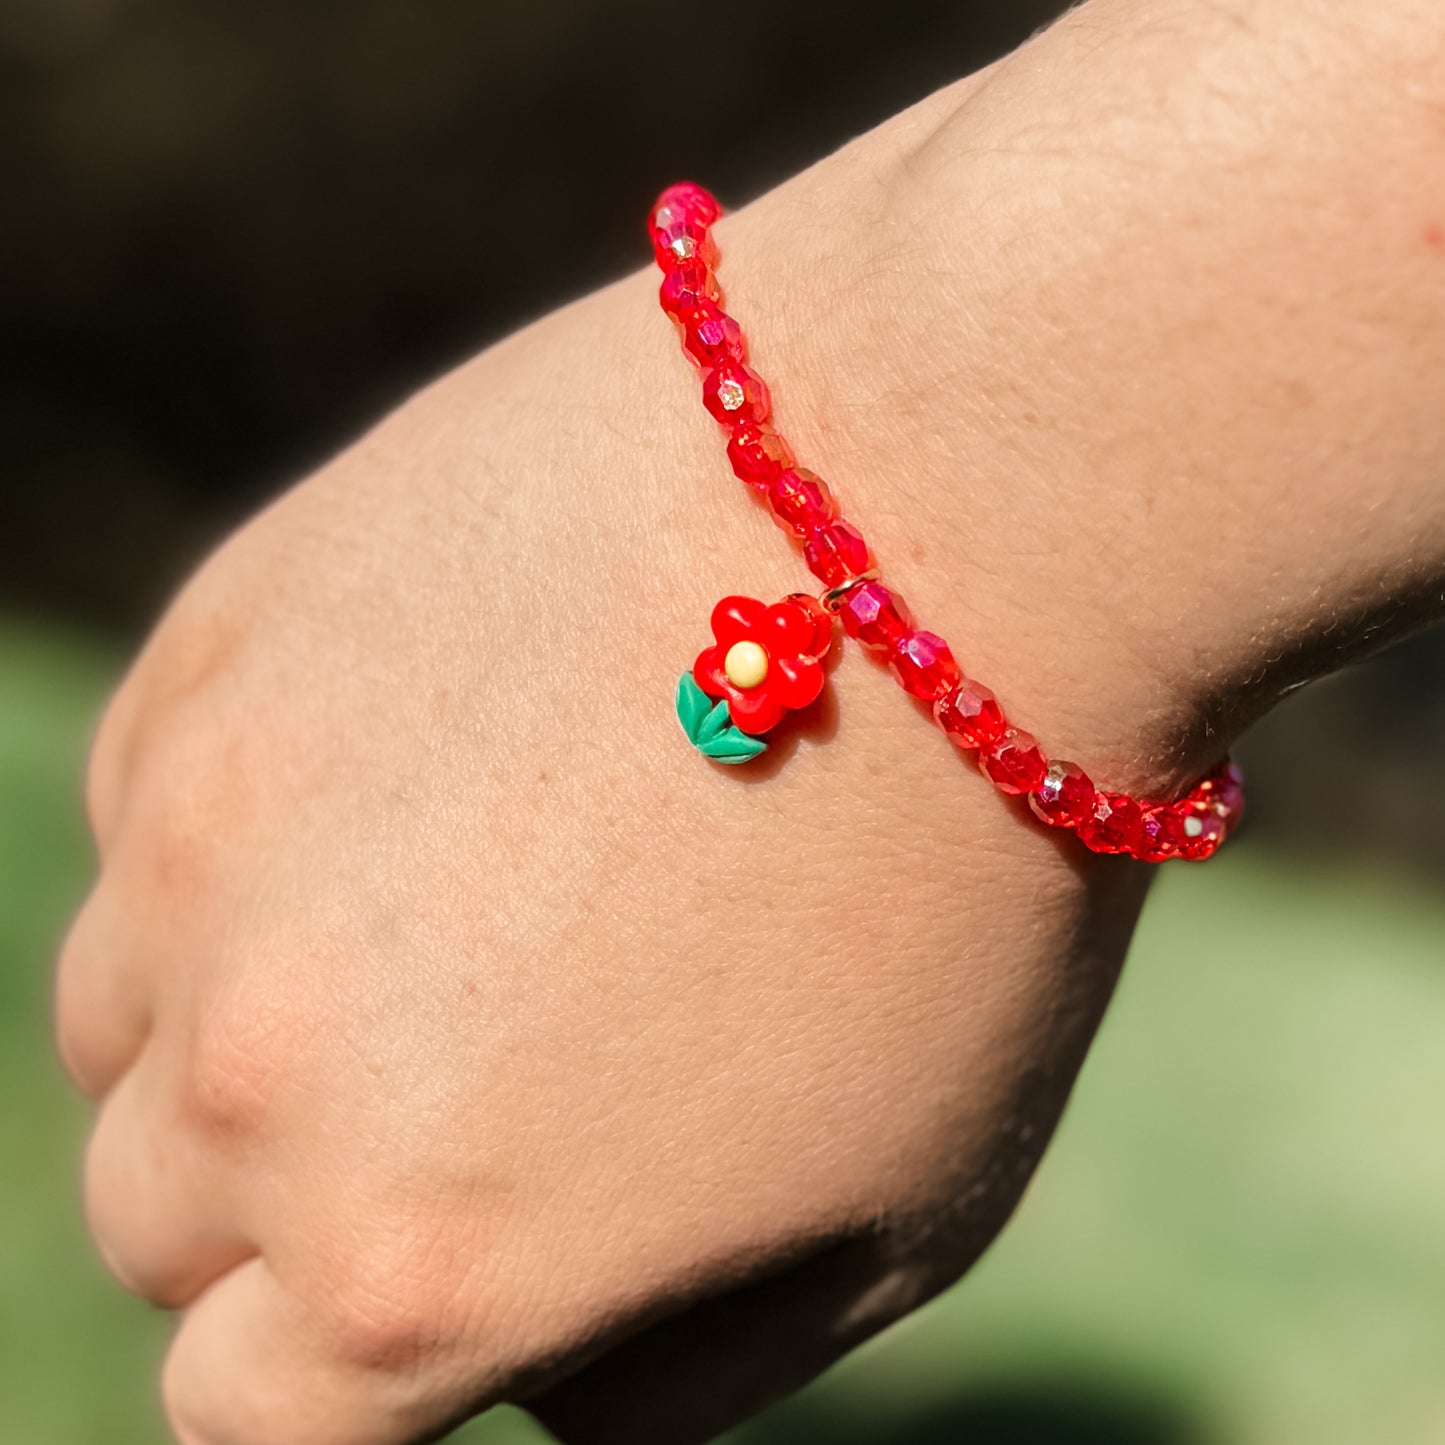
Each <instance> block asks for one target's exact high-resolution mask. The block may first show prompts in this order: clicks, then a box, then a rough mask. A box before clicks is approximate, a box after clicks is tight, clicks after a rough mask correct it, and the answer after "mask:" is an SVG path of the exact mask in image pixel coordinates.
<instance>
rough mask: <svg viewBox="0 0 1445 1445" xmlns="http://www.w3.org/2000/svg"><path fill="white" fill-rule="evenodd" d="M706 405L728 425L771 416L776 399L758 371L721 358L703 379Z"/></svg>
mask: <svg viewBox="0 0 1445 1445" xmlns="http://www.w3.org/2000/svg"><path fill="white" fill-rule="evenodd" d="M702 404H703V405H704V406H705V407H706V408H707V409H708V411H710V412H711V413H712V415H713V417H714V418H715V419H716V420H717V421H720V422H721V423H722V424H723V425H724V426H731V425H732V424H733V423H734V422H740V421H750V422H753V423H756V424H761V423H763V422H765V421H767V419H768V412H769V410H770V409H771V407H772V399H771V398H770V397H769V396H768V388H767V384H766V383H765V382H764V381H763V379H762V377H760V376H759V375H758V374H757V372H755V371H753V370H752V369H751V368H749V367H746V366H744V365H743V364H742V362H740V361H731V360H728V361H720V362H719V363H718V364H717V365H716V366H715V367H713V368H712V370H711V371H709V372H708V373H707V375H706V376H704V377H703V380H702Z"/></svg>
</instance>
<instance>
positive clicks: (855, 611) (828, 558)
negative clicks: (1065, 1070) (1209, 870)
mask: <svg viewBox="0 0 1445 1445" xmlns="http://www.w3.org/2000/svg"><path fill="white" fill-rule="evenodd" d="M720 214H721V208H720V207H719V205H718V203H717V201H716V200H715V199H714V198H713V196H712V195H711V194H710V193H709V192H708V191H706V190H704V189H703V188H702V187H701V186H698V185H694V184H693V183H691V182H682V183H679V184H678V185H674V186H669V187H668V188H667V190H665V191H663V193H662V195H661V196H659V197H658V200H657V203H656V205H654V207H653V209H652V212H651V214H650V216H649V222H648V230H649V235H650V236H651V239H652V243H653V247H654V249H655V251H656V255H657V261H658V264H659V266H661V268H662V271H663V281H662V288H661V291H660V293H659V296H660V300H661V302H662V309H663V310H664V311H665V312H666V313H667V315H668V316H669V317H671V318H672V320H673V322H674V323H675V324H676V326H677V328H678V331H679V332H680V334H681V338H682V345H683V349H684V351H685V352H686V353H687V355H688V356H689V357H690V358H691V359H692V360H693V362H694V363H695V364H696V365H697V366H698V368H699V369H700V371H701V374H702V398H703V405H704V406H705V407H706V408H707V410H708V411H709V412H710V413H711V415H712V416H713V417H714V418H715V419H716V420H717V422H718V423H719V424H720V425H721V426H722V427H723V428H724V429H725V431H726V433H727V454H728V460H729V461H730V462H731V464H732V469H733V471H734V472H735V473H736V474H737V476H738V477H739V479H740V480H742V481H743V482H746V483H747V484H748V486H750V487H752V488H753V489H754V490H755V491H758V492H760V493H762V494H763V496H764V497H765V498H766V499H767V501H768V503H769V504H770V505H771V507H772V510H773V513H774V515H775V517H776V518H777V520H778V522H779V524H780V525H781V526H782V527H783V528H784V529H785V530H786V531H788V532H789V533H790V534H791V535H792V536H793V537H794V538H795V539H796V540H797V541H798V542H800V543H801V545H802V550H803V558H804V560H805V562H806V563H807V566H808V569H809V571H811V572H812V573H813V575H814V576H815V577H817V578H818V580H819V581H820V582H822V583H823V584H824V585H825V587H826V589H827V590H826V591H825V592H824V593H823V595H822V597H821V598H819V599H813V598H811V597H809V596H807V595H806V594H801V593H795V594H793V595H792V596H790V597H788V598H785V599H784V600H783V601H782V602H779V603H775V604H773V605H772V606H771V607H764V605H763V604H762V603H761V602H757V601H755V600H754V599H751V598H743V597H726V598H724V599H723V600H722V601H721V602H720V603H718V605H717V607H716V608H715V609H714V611H713V619H712V623H713V633H714V636H715V639H716V642H715V645H714V646H712V647H710V648H707V649H705V650H704V651H703V652H702V653H700V654H699V656H698V660H697V662H696V663H695V664H694V667H693V671H692V673H690V674H686V673H685V674H684V675H683V678H682V680H681V682H680V684H679V690H678V700H677V705H678V713H679V717H680V718H681V719H682V722H683V726H684V728H685V729H686V731H687V732H688V735H689V737H690V738H691V739H692V740H693V742H694V744H695V745H696V746H698V748H699V749H700V750H701V751H702V752H703V753H704V754H705V755H707V756H709V757H711V758H713V759H715V760H716V761H719V762H727V763H736V762H743V761H745V760H746V759H747V758H749V757H753V756H756V755H757V753H759V752H761V751H763V750H764V748H765V747H766V744H764V743H763V742H761V741H760V740H759V739H758V738H757V737H756V736H755V735H756V734H758V733H761V732H766V731H768V730H769V729H770V728H771V727H773V726H774V725H775V724H776V723H777V722H778V721H779V720H780V719H781V718H782V716H783V715H784V714H785V713H786V712H787V711H789V710H791V709H796V708H799V707H804V706H806V705H807V704H808V703H810V702H812V701H813V699H814V698H816V697H817V695H818V693H819V691H820V690H821V688H822V685H823V674H822V667H821V663H820V661H819V659H820V658H821V657H822V655H823V654H824V653H825V652H826V651H827V649H828V646H829V641H830V638H831V632H832V625H831V617H829V616H828V614H830V613H831V614H836V615H837V617H838V618H839V620H840V621H841V622H842V625H843V631H844V632H845V633H847V635H848V636H849V637H852V638H854V639H856V640H857V641H858V642H860V643H861V644H862V645H863V646H864V648H865V649H867V651H869V652H870V653H872V654H873V655H875V656H876V657H878V658H880V659H881V660H883V661H886V662H887V664H888V666H889V668H890V669H891V670H892V672H893V675H894V677H895V678H896V679H897V680H898V682H899V683H900V685H901V686H902V687H903V688H904V690H905V691H906V692H908V693H910V694H912V695H913V696H914V697H917V698H922V699H923V700H924V701H926V702H928V703H930V704H932V708H933V716H934V720H935V721H936V722H937V723H938V725H939V726H940V727H941V728H942V729H943V731H944V732H945V733H946V734H947V735H948V737H949V738H950V739H951V740H952V741H953V742H954V743H955V744H956V745H957V746H958V747H959V748H961V749H963V750H965V751H969V752H976V753H977V755H978V764H979V767H980V769H981V771H982V772H983V774H984V776H985V777H987V778H988V779H990V780H991V781H992V782H993V784H994V786H995V787H997V788H998V790H999V791H1000V792H1002V793H1007V794H1011V795H1014V796H1021V797H1023V798H1025V799H1026V800H1027V803H1028V806H1029V808H1030V809H1031V811H1032V812H1033V814H1034V816H1035V817H1037V818H1038V819H1039V820H1040V821H1042V822H1044V823H1046V824H1048V825H1049V826H1050V827H1053V828H1066V829H1070V830H1072V831H1073V832H1074V833H1076V834H1077V836H1078V837H1079V839H1080V840H1081V841H1082V842H1083V843H1084V845H1085V846H1086V847H1088V848H1090V849H1092V850H1093V851H1094V852H1096V853H1126V854H1129V855H1130V856H1131V857H1134V858H1139V859H1142V860H1143V861H1145V862H1150V863H1160V862H1164V861H1166V860H1168V859H1171V858H1180V859H1188V860H1192V861H1197V860H1200V859H1204V858H1208V857H1209V856H1210V855H1211V854H1213V853H1214V852H1215V850H1216V849H1217V848H1218V847H1219V845H1220V844H1221V843H1222V842H1223V841H1224V840H1225V838H1226V837H1228V835H1229V834H1230V833H1231V832H1233V830H1234V828H1235V827H1236V826H1237V825H1238V823H1239V820H1240V817H1241V815H1242V813H1243V811H1244V786H1243V778H1242V775H1241V773H1240V771H1239V769H1238V768H1237V767H1236V766H1235V764H1234V763H1233V762H1231V761H1230V760H1229V759H1227V758H1226V759H1225V760H1224V761H1223V762H1221V763H1220V764H1219V765H1218V766H1217V767H1216V768H1215V769H1214V770H1213V771H1212V772H1210V773H1209V774H1208V775H1207V776H1206V777H1205V778H1204V779H1202V780H1201V781H1200V782H1199V783H1197V784H1196V785H1195V786H1194V787H1193V788H1192V789H1191V790H1190V791H1189V792H1188V793H1187V794H1185V796H1184V797H1182V798H1178V799H1176V800H1174V801H1148V800H1140V799H1135V798H1132V797H1130V796H1129V795H1128V794H1126V793H1121V792H1111V791H1108V790H1106V789H1102V788H1096V787H1095V786H1094V784H1093V782H1092V780H1091V779H1090V778H1089V776H1088V775H1087V774H1086V773H1085V772H1084V770H1083V769H1082V768H1080V767H1079V766H1078V765H1077V764H1075V763H1071V762H1065V761H1060V760H1054V759H1050V758H1047V757H1045V755H1044V753H1043V751H1042V749H1041V748H1040V746H1039V743H1038V741H1037V740H1036V739H1035V738H1034V737H1033V736H1032V734H1030V733H1028V732H1026V731H1024V729H1022V728H1019V727H1015V726H1014V725H1013V724H1012V723H1011V722H1010V721H1009V719H1008V718H1007V717H1006V716H1005V714H1004V711H1003V709H1002V707H1001V706H1000V704H999V701H998V699H997V697H995V696H994V694H993V693H992V692H991V691H990V690H989V689H988V688H986V687H984V686H983V685H982V684H981V683H978V682H975V681H973V680H972V679H970V678H967V677H965V676H964V674H963V671H962V669H961V668H960V667H959V665H958V663H957V662H956V661H955V660H954V657H953V653H952V651H951V650H950V649H949V646H948V644H947V643H946V642H945V641H944V640H943V638H941V637H939V636H938V635H937V634H936V633H934V632H929V631H926V630H923V629H921V628H919V627H918V626H917V625H916V624H915V622H914V619H913V615H912V613H911V612H910V610H909V608H908V606H907V604H906V603H905V602H904V601H903V599H902V598H901V597H900V596H899V595H898V593H897V592H896V591H895V590H894V589H893V588H891V587H888V586H885V585H884V583H883V582H882V581H881V580H880V576H879V571H878V568H877V566H876V564H875V562H874V559H873V555H872V552H871V550H870V549H869V546H868V543H867V542H866V541H865V540H864V537H863V534H862V533H861V532H860V531H859V530H858V528H857V527H855V526H854V525H853V524H852V523H851V522H849V521H847V520H845V519H844V517H843V516H842V514H841V512H840V511H839V509H838V507H837V504H836V502H835V501H834V499H833V495H832V492H831V491H830V489H829V488H828V486H827V484H826V483H825V482H824V481H823V480H822V478H820V477H819V476H817V475H816V474H815V473H813V472H811V471H809V470H807V468H805V467H800V466H799V465H798V464H797V458H796V457H795V455H794V453H793V450H792V448H791V447H790V446H789V445H788V443H787V442H786V441H784V440H783V438H782V436H781V435H780V434H779V433H778V431H777V429H776V428H775V427H774V426H773V425H772V421H771V417H772V403H771V399H770V397H769V393H768V388H767V385H766V384H765V383H764V381H763V379H762V377H760V376H759V375H758V374H757V372H755V371H753V370H752V368H751V367H749V366H748V364H747V347H746V343H745V342H744V339H743V333H742V329H741V327H740V326H739V325H738V323H737V322H736V321H735V320H734V319H733V318H732V317H731V316H729V315H728V314H727V313H726V312H725V311H724V310H723V305H722V293H721V291H720V289H719V287H718V282H717V276H716V272H715V266H716V262H717V250H716V246H715V244H714V241H713V237H712V225H713V223H714V222H715V221H716V220H717V218H718V216H719V215H720ZM715 700H716V701H715Z"/></svg>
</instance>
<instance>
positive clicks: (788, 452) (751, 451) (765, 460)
mask: <svg viewBox="0 0 1445 1445" xmlns="http://www.w3.org/2000/svg"><path fill="white" fill-rule="evenodd" d="M728 461H729V462H731V463H732V468H733V473H734V475H736V476H737V478H738V480H739V481H743V482H746V483H747V484H748V486H750V487H756V488H757V489H758V491H760V492H761V491H766V490H767V487H768V483H769V482H771V481H772V480H773V478H774V477H776V476H777V475H778V473H779V472H781V471H785V470H786V469H787V468H788V467H791V466H792V465H793V462H794V457H793V449H792V447H790V446H789V445H788V444H787V442H785V441H784V440H783V439H782V437H780V436H779V435H778V434H777V432H775V431H774V430H773V429H772V427H770V426H757V425H755V424H754V423H753V422H740V423H739V424H738V425H737V426H735V427H734V428H733V431H732V435H731V436H730V437H729V438H728Z"/></svg>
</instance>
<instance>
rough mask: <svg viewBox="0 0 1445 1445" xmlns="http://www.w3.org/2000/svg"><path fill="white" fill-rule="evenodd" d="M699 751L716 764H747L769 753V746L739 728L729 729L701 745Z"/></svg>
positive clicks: (698, 746) (698, 747)
mask: <svg viewBox="0 0 1445 1445" xmlns="http://www.w3.org/2000/svg"><path fill="white" fill-rule="evenodd" d="M697 750H698V752H700V753H701V754H702V755H703V756H704V757H708V758H711V759H712V760H713V762H715V763H745V762H747V761H748V760H749V759H750V758H755V757H757V755H758V754H759V753H765V752H767V750H768V745H767V743H765V742H764V741H763V740H762V738H754V737H749V736H748V735H747V733H745V732H740V731H739V730H738V729H737V728H729V729H728V730H727V731H726V732H725V733H719V734H718V736H717V737H715V738H713V739H712V740H711V741H710V742H706V743H699V744H698V745H697Z"/></svg>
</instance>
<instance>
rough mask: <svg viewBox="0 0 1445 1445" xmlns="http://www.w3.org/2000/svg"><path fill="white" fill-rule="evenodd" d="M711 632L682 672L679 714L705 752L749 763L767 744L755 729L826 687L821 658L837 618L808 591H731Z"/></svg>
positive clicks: (761, 729) (715, 610) (715, 615)
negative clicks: (776, 595)
mask: <svg viewBox="0 0 1445 1445" xmlns="http://www.w3.org/2000/svg"><path fill="white" fill-rule="evenodd" d="M712 633H713V637H714V638H715V639H716V641H715V642H714V644H713V645H712V646H711V647H706V648H704V649H703V650H702V651H701V652H700V653H698V656H697V661H696V662H694V663H693V665H692V671H691V672H685V673H683V675H682V676H681V677H680V678H679V679H678V683H677V715H678V719H679V721H680V722H681V723H682V727H683V731H684V732H685V733H686V734H687V735H688V738H689V740H690V741H691V742H692V744H693V746H694V747H696V748H697V750H698V751H699V752H701V753H702V754H704V755H705V756H706V757H709V758H712V759H713V760H714V761H715V762H719V763H745V762H747V761H748V759H749V758H755V757H757V755H758V754H759V753H761V752H765V751H766V750H767V746H768V745H767V744H766V743H765V742H763V741H762V739H761V738H759V737H757V736H755V734H757V733H765V732H767V731H768V730H769V729H770V728H773V727H776V726H777V725H778V723H780V722H781V721H782V720H783V718H784V717H785V716H786V715H787V714H788V713H790V712H795V711H796V710H797V709H798V708H801V707H807V705H808V704H809V703H810V702H812V701H813V700H814V699H815V698H816V697H817V696H818V694H819V693H820V692H822V690H823V664H822V662H821V660H820V659H821V658H822V657H823V655H824V654H825V653H826V652H827V651H828V647H829V644H830V643H831V642H832V640H833V620H832V618H831V617H830V615H829V614H828V612H827V611H826V610H825V609H824V607H823V605H822V604H821V603H820V602H819V601H818V600H817V598H815V597H809V596H808V595H807V594H806V593H803V592H795V593H793V595H792V596H790V597H785V598H783V600H782V601H781V602H775V603H773V605H772V606H771V607H769V606H767V605H766V604H765V603H762V602H759V601H758V600H757V599H756V598H753V597H724V598H723V600H722V601H721V602H719V603H718V605H717V606H716V607H714V608H713V610H712ZM714 699H717V701H713V700H714Z"/></svg>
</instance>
